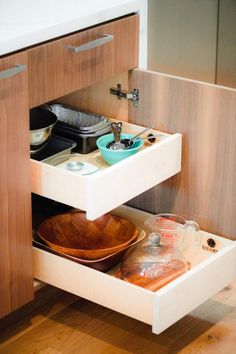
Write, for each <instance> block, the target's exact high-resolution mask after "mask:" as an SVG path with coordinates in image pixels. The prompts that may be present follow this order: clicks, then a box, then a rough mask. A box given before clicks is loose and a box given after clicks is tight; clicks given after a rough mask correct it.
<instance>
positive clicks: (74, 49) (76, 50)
mask: <svg viewBox="0 0 236 354" xmlns="http://www.w3.org/2000/svg"><path fill="white" fill-rule="evenodd" d="M113 39H114V36H113V34H104V35H103V37H102V38H98V39H95V40H94V41H90V42H88V43H85V44H82V45H80V46H79V47H73V46H70V45H69V46H66V48H68V49H69V50H71V51H72V52H74V53H79V52H84V51H86V50H89V49H93V48H96V47H100V46H101V45H103V44H106V43H107V42H110V41H112V40H113Z"/></svg>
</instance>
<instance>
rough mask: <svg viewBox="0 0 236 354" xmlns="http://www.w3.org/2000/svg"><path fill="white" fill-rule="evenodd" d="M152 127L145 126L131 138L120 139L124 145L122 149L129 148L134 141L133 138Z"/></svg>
mask: <svg viewBox="0 0 236 354" xmlns="http://www.w3.org/2000/svg"><path fill="white" fill-rule="evenodd" d="M151 129H152V128H145V129H144V130H142V131H141V132H140V133H138V134H137V135H135V136H134V137H133V138H131V139H122V140H121V143H122V144H124V145H125V147H124V149H130V147H131V146H132V145H133V143H134V142H135V140H136V139H137V138H138V137H139V136H140V135H142V134H144V133H146V132H147V131H148V130H151Z"/></svg>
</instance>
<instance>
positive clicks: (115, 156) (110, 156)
mask: <svg viewBox="0 0 236 354" xmlns="http://www.w3.org/2000/svg"><path fill="white" fill-rule="evenodd" d="M133 137H134V135H133V134H121V140H122V139H131V138H133ZM111 141H114V135H113V134H106V135H103V136H101V137H100V138H98V139H97V141H96V144H97V147H98V148H99V151H100V153H101V155H102V157H103V158H104V160H105V161H106V162H107V163H108V165H114V164H115V163H117V162H119V161H121V160H124V159H126V158H127V157H129V156H131V155H134V154H136V152H138V151H139V150H140V149H141V147H142V146H143V139H141V138H137V139H136V140H135V141H134V143H133V145H132V146H131V147H130V148H128V149H126V150H110V149H108V148H107V144H109V143H110V142H111Z"/></svg>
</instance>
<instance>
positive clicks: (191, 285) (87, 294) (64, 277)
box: [34, 206, 236, 334]
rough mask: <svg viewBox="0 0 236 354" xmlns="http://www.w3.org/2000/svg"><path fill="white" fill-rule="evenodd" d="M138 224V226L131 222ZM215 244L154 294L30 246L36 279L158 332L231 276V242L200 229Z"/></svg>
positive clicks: (234, 271)
mask: <svg viewBox="0 0 236 354" xmlns="http://www.w3.org/2000/svg"><path fill="white" fill-rule="evenodd" d="M115 213H116V215H121V216H122V215H124V214H125V215H126V218H127V219H129V220H130V221H133V222H134V223H135V224H136V225H137V226H141V225H142V222H143V220H144V219H146V218H147V217H148V216H150V214H148V213H143V212H141V211H138V210H135V209H132V208H129V207H125V206H122V207H120V208H118V209H117V210H116V211H115ZM138 219H140V220H141V221H142V222H141V223H140V224H139V222H137V220H138ZM202 236H203V237H206V236H207V237H214V238H217V239H218V240H219V242H220V243H221V245H222V246H221V249H220V250H219V251H218V253H216V254H210V253H208V252H206V251H203V250H202V249H200V247H199V255H197V256H196V254H194V255H193V257H194V258H195V260H196V257H198V261H197V264H196V266H194V267H193V268H192V269H191V270H190V271H188V272H187V273H186V274H184V275H182V276H181V277H179V278H177V279H176V280H175V281H173V282H171V283H169V284H168V285H166V286H165V287H163V288H162V289H160V290H158V291H157V292H152V291H149V290H146V289H143V288H141V287H138V286H135V285H133V284H130V283H127V282H124V281H122V280H120V279H117V278H115V277H114V276H113V272H114V271H110V272H109V274H108V273H101V272H99V271H97V270H93V269H90V268H88V267H85V266H83V265H80V264H77V263H74V262H73V261H70V260H68V259H65V258H62V257H60V256H57V255H54V254H51V253H49V252H47V251H43V250H41V249H38V248H34V276H35V278H36V279H38V280H41V281H44V282H46V283H49V284H51V285H54V286H56V287H58V288H61V289H64V290H66V291H69V292H71V293H73V294H76V295H79V296H81V297H84V298H86V299H88V300H91V301H93V302H96V303H98V304H100V305H103V306H105V307H108V308H111V309H113V310H115V311H118V312H120V313H122V314H125V315H127V316H130V317H132V318H135V319H138V320H140V321H142V322H145V323H148V324H150V325H152V328H153V332H154V333H156V334H158V333H160V332H162V331H163V330H165V329H166V328H167V327H169V326H170V325H172V324H173V323H175V322H176V321H177V320H179V319H180V318H182V317H183V316H185V315H186V314H188V313H189V312H190V311H192V310H193V309H195V308H196V307H197V306H199V305H200V304H201V303H203V302H204V301H205V300H207V299H208V298H209V297H211V296H213V295H214V294H215V293H216V292H217V291H219V290H220V289H222V288H223V287H224V286H226V285H228V284H229V283H230V282H231V281H232V280H233V279H234V278H235V277H236V243H235V242H234V241H229V240H224V239H222V238H220V237H217V236H215V235H211V234H207V233H204V232H202ZM189 260H190V262H191V258H190V259H189Z"/></svg>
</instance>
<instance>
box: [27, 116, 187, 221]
mask: <svg viewBox="0 0 236 354" xmlns="http://www.w3.org/2000/svg"><path fill="white" fill-rule="evenodd" d="M125 124H126V125H128V126H131V125H130V124H128V123H124V124H123V126H124V127H125ZM132 126H133V127H137V126H134V125H132ZM139 129H141V130H142V128H140V127H139ZM134 131H135V130H134ZM158 134H159V135H160V141H159V142H157V143H156V144H154V145H153V146H151V147H147V148H146V149H144V150H142V151H140V152H138V153H137V154H135V155H133V156H130V157H128V158H126V159H124V160H122V161H120V162H119V163H117V164H115V165H113V166H108V165H106V166H107V167H106V168H104V169H103V170H100V171H98V172H96V173H94V174H93V175H89V176H79V175H76V174H74V173H73V172H70V171H66V170H63V169H60V168H58V167H55V166H50V165H47V164H46V163H43V162H37V161H35V160H31V182H32V192H33V193H35V194H38V195H41V196H44V197H47V198H50V199H53V200H56V201H59V202H62V203H64V204H68V205H71V206H73V207H75V208H79V209H82V210H85V211H86V212H87V218H88V219H91V220H93V219H96V218H98V217H99V216H101V215H103V214H105V213H107V212H109V211H110V210H112V209H114V208H116V207H118V206H119V205H121V204H123V203H125V202H127V201H128V200H130V199H132V198H134V197H135V196H137V195H139V194H140V193H142V192H144V191H146V190H148V189H149V188H151V187H153V186H155V185H156V184H158V183H160V182H162V181H164V180H165V179H167V178H169V177H171V176H173V175H174V174H176V173H178V172H179V171H180V169H181V135H180V134H174V135H168V134H162V133H158ZM96 154H98V157H97V158H100V159H101V157H100V155H99V152H95V156H97V155H96Z"/></svg>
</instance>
